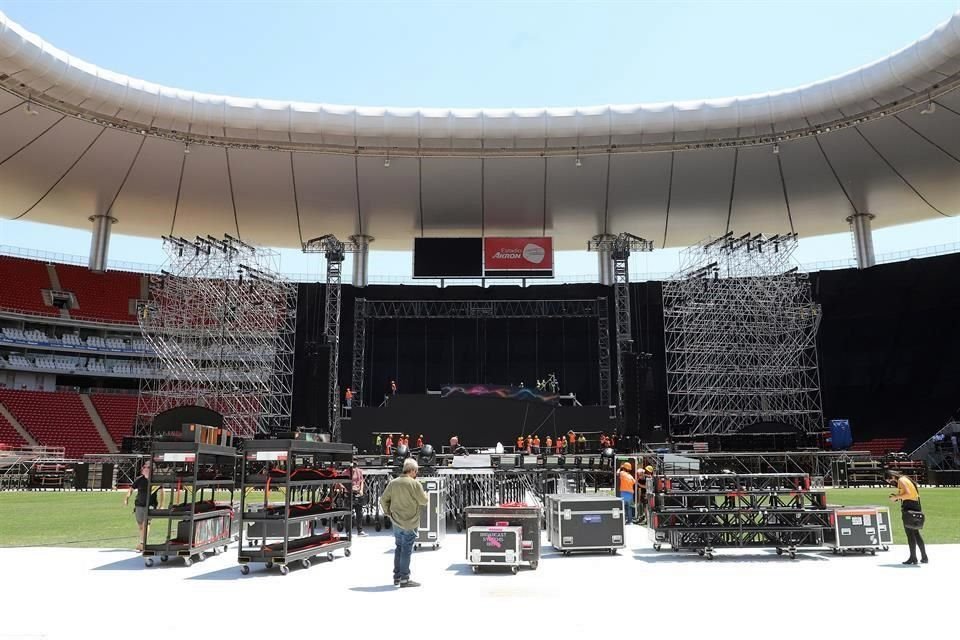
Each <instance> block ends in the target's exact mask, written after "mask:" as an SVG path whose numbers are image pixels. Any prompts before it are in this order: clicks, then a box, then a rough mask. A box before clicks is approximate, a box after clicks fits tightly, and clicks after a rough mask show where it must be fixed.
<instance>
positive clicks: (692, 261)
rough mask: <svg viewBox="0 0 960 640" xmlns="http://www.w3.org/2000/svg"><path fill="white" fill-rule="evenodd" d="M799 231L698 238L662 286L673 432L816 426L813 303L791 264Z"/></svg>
mask: <svg viewBox="0 0 960 640" xmlns="http://www.w3.org/2000/svg"><path fill="white" fill-rule="evenodd" d="M796 247H797V236H796V234H788V235H776V236H772V237H767V236H764V235H762V234H745V235H742V236H734V235H733V233H732V232H730V233H727V234H726V235H724V236H722V237H720V238H716V239H708V240H705V241H703V242H701V243H699V244H697V245H694V246H693V247H690V248H689V249H687V250H685V251H684V252H683V253H682V257H681V270H680V272H679V273H678V274H677V275H676V276H675V277H674V278H673V279H671V280H668V281H666V282H664V283H663V315H664V335H665V345H666V362H667V398H668V408H669V415H670V427H671V431H672V432H673V433H674V434H675V435H683V436H718V435H730V434H734V433H737V432H738V431H740V430H741V429H743V428H744V427H747V426H749V425H753V424H757V423H763V422H772V423H781V424H787V425H792V426H794V427H795V428H797V429H798V430H800V431H803V432H806V433H810V432H814V431H820V430H821V429H822V422H823V417H822V410H821V404H820V379H819V373H818V369H817V351H816V334H817V328H818V327H819V323H820V306H819V305H818V304H816V303H815V302H813V296H812V291H811V287H810V282H809V279H808V278H807V276H806V274H803V273H800V272H799V271H798V270H797V269H796V268H795V267H794V266H793V258H792V254H793V252H794V251H795V250H796Z"/></svg>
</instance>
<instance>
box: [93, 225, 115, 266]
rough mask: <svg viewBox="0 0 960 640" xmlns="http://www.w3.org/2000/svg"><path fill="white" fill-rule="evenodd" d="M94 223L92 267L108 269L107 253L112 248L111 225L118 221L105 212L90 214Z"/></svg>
mask: <svg viewBox="0 0 960 640" xmlns="http://www.w3.org/2000/svg"><path fill="white" fill-rule="evenodd" d="M89 220H90V222H92V223H93V235H92V236H91V238H90V264H89V265H88V266H89V267H90V270H91V271H106V270H107V255H108V254H109V249H110V227H112V226H113V225H114V223H115V222H116V221H117V219H116V218H114V217H112V216H107V215H103V214H99V215H95V216H90V218H89Z"/></svg>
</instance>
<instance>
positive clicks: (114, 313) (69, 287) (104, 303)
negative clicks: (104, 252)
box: [56, 264, 142, 324]
mask: <svg viewBox="0 0 960 640" xmlns="http://www.w3.org/2000/svg"><path fill="white" fill-rule="evenodd" d="M56 268H57V276H58V277H59V278H60V288H61V289H63V290H64V291H69V292H71V293H73V295H74V297H76V299H77V306H76V308H74V309H71V310H70V315H71V317H74V318H91V319H94V320H111V321H114V322H127V323H130V324H134V323H135V322H136V315H135V314H134V313H130V300H136V299H138V298H139V297H140V279H141V278H142V276H141V275H139V274H136V273H124V272H121V271H108V272H106V273H95V272H93V271H90V270H89V269H87V268H86V267H78V266H74V265H69V264H58V265H57V267H56Z"/></svg>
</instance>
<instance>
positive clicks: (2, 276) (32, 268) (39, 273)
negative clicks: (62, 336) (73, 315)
mask: <svg viewBox="0 0 960 640" xmlns="http://www.w3.org/2000/svg"><path fill="white" fill-rule="evenodd" d="M0 283H4V285H3V286H0V307H3V308H7V309H15V310H18V311H27V312H29V313H36V314H40V315H45V316H59V315H60V311H59V310H57V309H55V308H53V307H48V306H47V305H46V304H44V302H43V293H42V290H43V289H49V288H50V275H49V274H48V273H47V265H46V263H43V262H37V261H36V260H24V259H22V258H11V257H9V256H0ZM9 283H16V284H17V286H15V287H13V286H8V285H9Z"/></svg>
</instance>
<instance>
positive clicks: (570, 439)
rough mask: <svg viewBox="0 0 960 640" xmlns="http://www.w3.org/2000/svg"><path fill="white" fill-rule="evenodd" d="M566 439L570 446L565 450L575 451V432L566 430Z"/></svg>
mask: <svg viewBox="0 0 960 640" xmlns="http://www.w3.org/2000/svg"><path fill="white" fill-rule="evenodd" d="M567 441H568V442H569V443H570V446H569V447H567V451H569V452H570V453H576V452H577V434H575V433H574V432H573V431H568V432H567Z"/></svg>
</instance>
